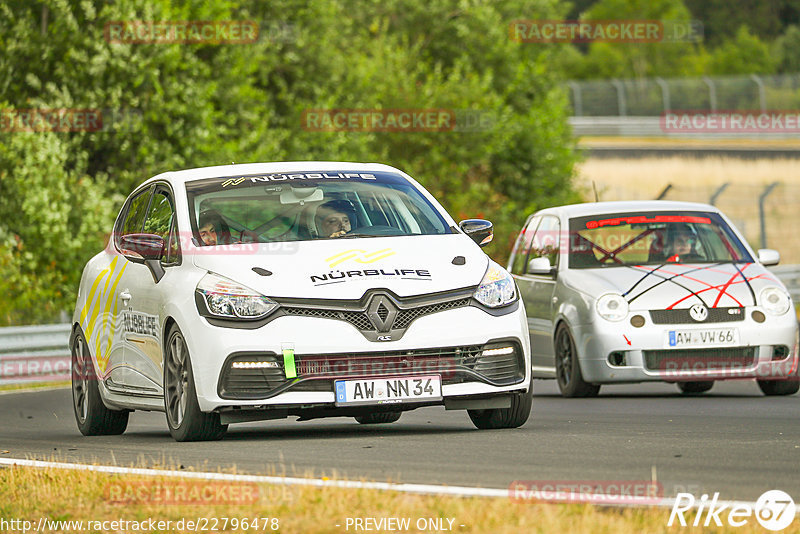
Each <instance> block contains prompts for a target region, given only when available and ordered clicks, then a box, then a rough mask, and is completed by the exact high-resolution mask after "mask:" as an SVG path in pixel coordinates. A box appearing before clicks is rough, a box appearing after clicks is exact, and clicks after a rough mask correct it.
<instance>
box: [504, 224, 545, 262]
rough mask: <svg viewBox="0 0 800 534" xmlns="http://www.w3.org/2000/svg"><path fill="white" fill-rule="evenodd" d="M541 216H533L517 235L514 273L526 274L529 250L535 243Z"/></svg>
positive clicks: (512, 258)
mask: <svg viewBox="0 0 800 534" xmlns="http://www.w3.org/2000/svg"><path fill="white" fill-rule="evenodd" d="M540 220H541V217H532V218H531V219H530V220H529V221H528V224H527V225H526V226H525V228H523V229H522V231H521V232H520V233H519V236H517V242H516V243H515V244H514V252H513V255H512V257H511V272H512V273H514V274H525V271H526V268H525V266H526V265H527V263H528V262H527V259H528V252H529V251H530V249H531V243H533V234H534V232H535V231H536V227H537V226H538V225H539V221H540Z"/></svg>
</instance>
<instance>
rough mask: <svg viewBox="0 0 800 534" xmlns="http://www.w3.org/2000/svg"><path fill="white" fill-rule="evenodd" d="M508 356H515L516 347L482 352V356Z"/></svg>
mask: <svg viewBox="0 0 800 534" xmlns="http://www.w3.org/2000/svg"><path fill="white" fill-rule="evenodd" d="M506 354H514V347H498V348H496V349H485V350H484V351H483V352H481V356H505V355H506Z"/></svg>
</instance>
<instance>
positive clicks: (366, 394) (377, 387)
mask: <svg viewBox="0 0 800 534" xmlns="http://www.w3.org/2000/svg"><path fill="white" fill-rule="evenodd" d="M335 384H336V406H343V405H346V406H352V405H355V404H400V403H406V402H424V401H430V400H441V399H442V379H441V377H440V376H439V375H431V376H413V377H389V378H375V379H372V378H370V379H360V380H336V382H335Z"/></svg>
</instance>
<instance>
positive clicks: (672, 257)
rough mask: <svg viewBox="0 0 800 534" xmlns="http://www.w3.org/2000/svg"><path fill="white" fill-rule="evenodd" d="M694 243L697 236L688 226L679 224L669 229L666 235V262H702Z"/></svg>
mask: <svg viewBox="0 0 800 534" xmlns="http://www.w3.org/2000/svg"><path fill="white" fill-rule="evenodd" d="M696 243H697V236H695V235H694V233H693V232H692V231H691V229H690V228H689V227H688V226H686V225H683V224H681V225H678V226H676V227H673V228H670V229H669V231H668V233H667V261H668V262H671V263H674V262H681V261H683V262H687V261H689V262H691V261H702V260H703V259H704V258H703V256H702V255H700V254H699V253H698V252H697V249H696V248H695V245H696Z"/></svg>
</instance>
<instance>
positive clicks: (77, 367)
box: [71, 331, 130, 436]
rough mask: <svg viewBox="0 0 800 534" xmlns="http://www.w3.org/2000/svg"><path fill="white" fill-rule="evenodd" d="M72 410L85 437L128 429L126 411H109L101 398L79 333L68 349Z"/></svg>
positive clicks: (90, 360) (86, 347) (90, 362)
mask: <svg viewBox="0 0 800 534" xmlns="http://www.w3.org/2000/svg"><path fill="white" fill-rule="evenodd" d="M71 353H72V358H71V369H72V373H71V374H72V408H73V412H74V413H75V421H76V422H77V423H78V430H80V431H81V434H83V435H84V436H115V435H119V434H122V433H123V432H125V429H126V428H128V414H129V413H130V412H129V411H128V410H109V409H108V408H106V406H105V404H103V399H102V398H101V397H100V388H99V387H98V385H97V381H98V378H97V373H95V371H94V365H92V356H91V354H90V353H89V347H88V346H87V345H86V338H85V337H84V336H83V333H82V332H80V331H78V332H77V333H76V334H75V336H74V338H73V340H72V347H71Z"/></svg>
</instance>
